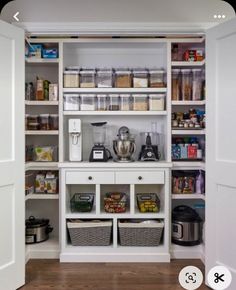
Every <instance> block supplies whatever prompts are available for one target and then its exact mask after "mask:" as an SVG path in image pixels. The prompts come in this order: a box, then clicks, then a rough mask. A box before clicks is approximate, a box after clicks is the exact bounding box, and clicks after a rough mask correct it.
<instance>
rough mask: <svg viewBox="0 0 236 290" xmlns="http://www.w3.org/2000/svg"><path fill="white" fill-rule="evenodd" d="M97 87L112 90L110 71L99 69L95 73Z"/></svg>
mask: <svg viewBox="0 0 236 290" xmlns="http://www.w3.org/2000/svg"><path fill="white" fill-rule="evenodd" d="M97 87H98V88H112V70H111V69H100V70H98V71H97Z"/></svg>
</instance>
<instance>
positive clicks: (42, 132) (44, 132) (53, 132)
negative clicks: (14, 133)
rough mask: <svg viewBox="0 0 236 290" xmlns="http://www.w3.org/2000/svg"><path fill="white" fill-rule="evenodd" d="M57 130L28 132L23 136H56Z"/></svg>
mask: <svg viewBox="0 0 236 290" xmlns="http://www.w3.org/2000/svg"><path fill="white" fill-rule="evenodd" d="M58 134H59V131H58V130H28V131H25V135H58Z"/></svg>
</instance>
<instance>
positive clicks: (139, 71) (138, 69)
mask: <svg viewBox="0 0 236 290" xmlns="http://www.w3.org/2000/svg"><path fill="white" fill-rule="evenodd" d="M133 73H134V74H147V73H148V71H147V70H146V69H145V68H135V69H133Z"/></svg>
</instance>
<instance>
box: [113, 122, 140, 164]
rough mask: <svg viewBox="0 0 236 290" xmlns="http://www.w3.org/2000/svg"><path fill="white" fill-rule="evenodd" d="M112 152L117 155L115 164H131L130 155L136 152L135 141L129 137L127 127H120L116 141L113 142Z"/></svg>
mask: <svg viewBox="0 0 236 290" xmlns="http://www.w3.org/2000/svg"><path fill="white" fill-rule="evenodd" d="M113 150H114V152H115V154H116V155H117V157H118V158H117V159H116V160H115V161H117V162H132V161H134V160H133V159H132V155H133V154H134V152H135V151H136V145H135V139H134V137H133V136H131V134H130V131H129V128H128V127H125V126H123V127H121V128H120V129H119V131H118V135H117V139H116V140H113Z"/></svg>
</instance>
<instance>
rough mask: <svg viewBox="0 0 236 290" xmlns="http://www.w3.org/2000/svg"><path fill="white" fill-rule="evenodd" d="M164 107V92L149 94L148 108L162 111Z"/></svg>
mask: <svg viewBox="0 0 236 290" xmlns="http://www.w3.org/2000/svg"><path fill="white" fill-rule="evenodd" d="M164 109H165V94H152V95H149V110H150V111H164Z"/></svg>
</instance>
